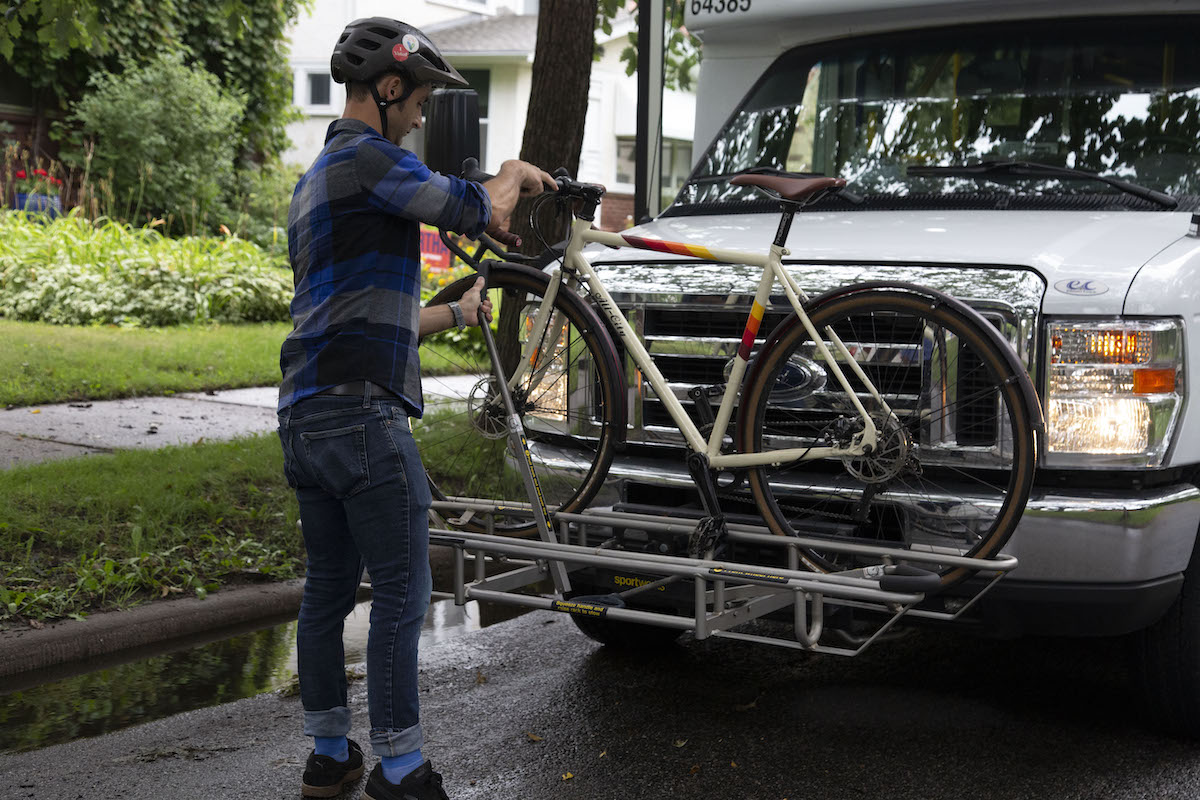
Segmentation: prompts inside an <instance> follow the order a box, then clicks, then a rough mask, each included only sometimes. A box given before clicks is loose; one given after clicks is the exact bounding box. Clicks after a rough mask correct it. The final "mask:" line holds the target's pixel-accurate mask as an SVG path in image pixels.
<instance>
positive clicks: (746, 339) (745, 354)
mask: <svg viewBox="0 0 1200 800" xmlns="http://www.w3.org/2000/svg"><path fill="white" fill-rule="evenodd" d="M765 311H766V309H764V308H763V307H762V306H760V305H759V304H758V301H757V300H755V301H754V305H753V306H752V307H751V308H750V318H749V319H748V320H746V330H745V331H743V332H742V346H741V347H739V348H738V355H739V356H741V358H742V360H743V361H749V360H750V349H751V348H752V347H754V337H755V336H758V328H759V326H760V325H762V319H763V312H765Z"/></svg>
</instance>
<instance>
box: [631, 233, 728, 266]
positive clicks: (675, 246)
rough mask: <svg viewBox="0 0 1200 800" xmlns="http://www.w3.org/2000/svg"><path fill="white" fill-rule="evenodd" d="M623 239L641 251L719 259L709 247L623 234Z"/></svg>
mask: <svg viewBox="0 0 1200 800" xmlns="http://www.w3.org/2000/svg"><path fill="white" fill-rule="evenodd" d="M621 238H622V239H624V240H625V241H626V243H628V244H629V245H630V246H632V247H636V248H638V249H640V250H654V251H656V252H659V253H674V254H675V255H677V256H693V257H695V258H704V259H708V260H709V261H716V260H717V258H716V256H714V255H713V254H712V253H711V252H709V249H708V248H707V247H701V246H700V245H697V244H684V243H683V242H668V241H664V240H663V239H643V238H642V237H641V236H626V235H625V234H621Z"/></svg>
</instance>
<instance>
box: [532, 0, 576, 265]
mask: <svg viewBox="0 0 1200 800" xmlns="http://www.w3.org/2000/svg"><path fill="white" fill-rule="evenodd" d="M596 7H597V0H541V3H540V6H539V9H538V27H537V49H536V51H535V52H534V57H533V79H532V85H531V87H530V90H529V108H528V112H527V114H526V117H525V135H524V138H523V139H522V140H521V160H522V161H528V162H529V163H531V164H536V165H537V166H539V167H541V168H542V169H544V170H546V171H547V172H553V171H554V170H556V169H558V168H559V167H566V168H567V170H568V171H569V172H570V173H571V175H575V174H576V172H577V171H578V170H579V152H580V150H581V149H582V148H583V125H584V122H585V120H586V119H587V109H588V90H589V88H590V86H591V79H592V53H593V52H594V51H595V47H596V44H595V41H596V40H595V30H596ZM545 226H546V227H547V228H549V227H551V226H552V222H551V221H550V220H547V221H546V223H545ZM512 229H513V231H514V232H516V233H517V234H519V235H520V236H521V238H522V239H524V240H525V241H524V244H523V245H522V247H521V252H523V253H527V254H530V255H535V254H537V253H540V252H542V244H541V242H539V241H537V240H536V239H537V237H535V236H534V235H533V232H532V231H531V230H530V228H529V203H528V202H522V203H521V204H520V205H518V206H517V210H516V212H515V213H514V214H513V224H512ZM545 232H546V234H547V237H548V238H550V234H551V232H552V231H551V230H549V229H547V230H546V231H545ZM555 232H556V233H561V225H560V226H559V229H558V230H557V231H555ZM549 243H550V244H554V242H553V241H550V242H549Z"/></svg>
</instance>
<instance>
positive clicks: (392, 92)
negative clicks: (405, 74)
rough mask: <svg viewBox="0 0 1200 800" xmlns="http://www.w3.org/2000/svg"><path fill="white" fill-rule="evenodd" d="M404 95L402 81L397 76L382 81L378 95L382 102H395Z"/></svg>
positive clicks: (390, 76) (389, 76)
mask: <svg viewBox="0 0 1200 800" xmlns="http://www.w3.org/2000/svg"><path fill="white" fill-rule="evenodd" d="M403 93H404V79H403V78H401V77H400V76H399V75H388V76H387V77H385V78H384V79H383V85H382V86H381V87H380V89H379V95H380V96H381V97H382V98H383V99H384V100H395V99H396V98H397V97H399V96H400V95H401V94H403Z"/></svg>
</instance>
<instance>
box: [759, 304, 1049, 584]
mask: <svg viewBox="0 0 1200 800" xmlns="http://www.w3.org/2000/svg"><path fill="white" fill-rule="evenodd" d="M806 311H807V313H808V315H809V318H810V320H811V321H812V324H813V327H814V330H816V331H817V332H818V334H820V335H821V337H822V339H823V340H825V342H826V343H827V345H828V343H829V341H830V340H829V337H828V336H826V335H825V331H826V329H827V327H829V326H832V328H833V330H834V331H835V333H837V335H838V336H839V337H840V338H841V339H842V340H843V342H844V343H845V344H846V346H847V349H848V350H849V352H851V353H853V354H854V358H855V360H856V361H857V362H858V363H859V364H860V366H862V367H863V369H864V372H865V373H866V374H867V375H868V377H869V378H870V379H871V382H872V383H873V384H875V386H876V388H877V389H878V390H879V393H880V395H881V396H882V398H883V400H884V401H885V402H886V403H887V404H888V406H889V407H891V408H892V409H893V410H894V411H895V412H896V417H897V419H898V422H893V423H890V424H888V423H886V422H885V418H886V412H885V411H884V410H883V408H882V406H879V404H878V402H877V401H875V400H874V398H873V397H872V396H871V395H870V394H869V393H867V392H866V390H865V386H864V384H863V383H862V382H861V381H860V380H859V379H858V378H857V377H856V376H855V375H854V374H853V373H852V372H851V371H850V370H849V369H847V368H845V366H843V372H844V373H845V374H846V376H847V378H848V379H849V382H850V384H851V388H852V389H853V390H854V392H855V394H856V395H858V396H859V398H860V400H862V401H863V404H864V406H865V407H866V409H867V411H868V413H869V414H870V415H871V417H872V419H873V420H875V422H876V424H877V426H878V427H879V429H880V439H879V447H878V449H877V451H876V453H875V454H873V455H872V456H869V457H859V458H856V459H833V458H827V459H820V460H812V461H803V462H792V463H787V464H778V465H772V466H763V467H757V468H754V469H751V470H749V472H748V474H747V479H748V483H749V487H750V490H751V493H752V495H753V497H754V500H755V502H756V504H757V505H758V508H759V511H760V512H761V514H762V516H763V518H764V521H765V522H766V524H767V527H768V528H769V529H770V530H771V531H772V532H773V533H776V534H779V535H785V536H797V535H800V536H806V537H815V538H820V539H829V540H831V541H841V542H845V543H855V544H871V545H887V546H891V547H899V548H902V549H909V550H912V549H922V550H932V551H934V552H952V553H957V554H959V555H965V556H972V557H979V558H983V557H988V556H992V555H995V554H997V553H998V552H999V551H1000V548H1001V547H1003V545H1004V543H1005V542H1007V541H1008V538H1009V537H1010V536H1011V535H1012V532H1013V530H1014V529H1015V528H1016V525H1017V522H1018V521H1019V520H1020V517H1021V513H1022V511H1023V510H1024V508H1025V505H1026V502H1027V500H1028V498H1029V493H1030V490H1031V487H1032V485H1033V474H1034V469H1035V462H1036V458H1037V442H1038V434H1039V431H1040V429H1041V415H1040V412H1039V409H1038V405H1037V403H1036V394H1035V393H1034V392H1033V387H1032V384H1031V383H1030V381H1029V377H1028V375H1027V374H1026V373H1025V371H1024V369H1023V368H1022V367H1021V366H1020V362H1019V361H1018V360H1017V359H1016V356H1015V353H1013V351H1012V348H1011V347H1010V346H1009V345H1008V344H1007V343H1006V342H1005V341H1004V340H1003V339H1002V338H1001V337H1000V336H999V333H998V332H997V331H996V329H995V328H994V327H992V326H991V325H990V324H989V323H988V322H987V321H986V320H984V319H983V318H982V317H981V316H979V315H978V314H977V313H976V312H975V311H973V310H972V309H970V308H969V307H967V306H966V305H965V304H963V303H961V302H960V301H957V300H954V299H952V298H950V297H948V296H946V295H943V294H940V293H937V292H933V291H931V290H925V289H921V288H919V287H915V286H909V285H892V286H887V285H879V284H873V285H869V286H860V287H850V288H848V289H845V290H840V291H837V292H833V293H830V294H829V295H824V296H822V297H820V298H817V299H816V300H815V301H813V303H812V304H811V307H810V308H807V309H806ZM830 349H831V352H835V353H836V351H835V350H834V349H833V347H832V346H831V345H830ZM836 357H837V358H838V360H839V361H840V362H842V364H843V365H845V363H846V362H845V361H844V359H843V358H842V357H841V356H836ZM914 365H915V366H914ZM918 368H919V371H914V370H915V369H918ZM827 373H828V370H827V369H826V367H825V365H824V363H823V362H821V361H820V358H819V356H816V355H815V348H814V346H813V342H812V341H811V338H810V337H809V335H808V333H807V332H806V330H805V328H804V326H803V325H802V324H800V322H799V318H798V317H797V316H796V315H795V314H793V315H791V317H789V318H788V319H786V320H785V321H783V322H782V323H780V325H779V326H778V327H777V328H776V330H775V331H773V332H772V334H771V335H770V336H769V337H768V339H767V343H766V344H765V345H764V347H763V348H762V350H761V351H760V353H759V356H758V358H757V359H756V361H755V364H754V365H753V367H752V371H751V372H750V375H749V377H748V378H747V381H746V383H745V384H744V391H743V396H742V404H741V406H740V412H739V413H740V419H739V424H738V432H737V435H738V447H739V450H740V451H741V452H747V453H750V452H753V453H761V452H769V451H771V450H774V449H781V448H784V447H808V446H811V445H815V444H818V443H821V442H822V441H823V440H825V439H828V438H829V437H830V436H831V435H833V433H831V432H834V433H839V434H840V435H841V436H842V440H843V441H844V440H845V438H846V432H847V429H849V431H850V432H851V433H852V432H853V426H854V424H855V422H856V421H857V422H858V424H859V426H860V427H861V420H860V418H859V416H858V414H857V412H855V411H854V410H853V406H852V405H851V404H850V402H849V395H848V394H847V393H846V392H845V391H844V389H843V388H842V387H841V386H840V384H838V383H837V381H836V380H835V377H834V376H832V375H828V374H827ZM805 381H807V383H805ZM839 427H840V429H841V430H840V431H839V430H838V429H839ZM937 548H948V550H938V549H937ZM802 560H803V561H804V563H805V565H806V566H807V567H808V568H810V569H813V570H817V571H821V572H838V571H844V570H849V569H854V568H856V567H860V566H865V565H866V564H867V563H870V562H869V561H868V560H867V558H866V557H862V556H854V555H848V554H845V553H839V552H835V551H824V550H821V549H820V548H812V549H807V550H805V551H804V552H803V555H802ZM874 563H878V560H877V559H875V561H874ZM914 563H916V562H914ZM919 565H920V566H922V567H924V568H926V569H932V570H935V571H936V572H937V573H938V574H939V576H940V579H941V587H942V588H943V589H944V588H946V587H949V586H951V585H953V584H955V583H958V582H960V581H962V580H964V579H966V578H967V577H969V576H970V575H971V574H973V572H974V571H973V570H971V569H969V568H965V567H954V566H951V565H943V564H934V565H932V566H931V565H930V564H928V563H921V564H919Z"/></svg>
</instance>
